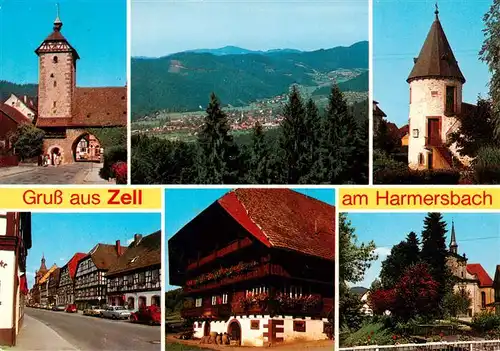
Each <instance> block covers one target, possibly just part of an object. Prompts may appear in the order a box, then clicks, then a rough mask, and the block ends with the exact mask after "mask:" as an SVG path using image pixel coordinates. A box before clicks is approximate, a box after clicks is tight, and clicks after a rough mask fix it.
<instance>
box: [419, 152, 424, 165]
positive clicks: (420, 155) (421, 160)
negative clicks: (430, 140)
mask: <svg viewBox="0 0 500 351" xmlns="http://www.w3.org/2000/svg"><path fill="white" fill-rule="evenodd" d="M418 163H419V164H421V165H423V164H424V154H423V153H419V154H418Z"/></svg>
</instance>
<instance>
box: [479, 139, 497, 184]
mask: <svg viewBox="0 0 500 351" xmlns="http://www.w3.org/2000/svg"><path fill="white" fill-rule="evenodd" d="M473 167H474V180H475V182H476V183H477V184H500V149H499V148H496V147H491V146H486V147H483V148H481V149H479V152H478V154H477V157H476V159H475V160H474V163H473Z"/></svg>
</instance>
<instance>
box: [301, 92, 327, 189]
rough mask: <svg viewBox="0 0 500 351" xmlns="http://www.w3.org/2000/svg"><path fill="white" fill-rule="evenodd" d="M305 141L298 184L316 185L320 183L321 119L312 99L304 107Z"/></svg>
mask: <svg viewBox="0 0 500 351" xmlns="http://www.w3.org/2000/svg"><path fill="white" fill-rule="evenodd" d="M305 111H306V112H305V119H304V128H305V139H304V151H305V152H304V153H303V154H302V155H301V160H300V161H299V164H300V165H301V166H302V169H301V171H300V179H299V183H300V184H317V183H319V182H321V168H322V163H321V161H322V160H321V145H320V142H321V128H322V126H321V118H320V115H319V111H318V108H317V106H316V104H315V103H314V101H313V100H312V99H309V100H307V103H306V106H305Z"/></svg>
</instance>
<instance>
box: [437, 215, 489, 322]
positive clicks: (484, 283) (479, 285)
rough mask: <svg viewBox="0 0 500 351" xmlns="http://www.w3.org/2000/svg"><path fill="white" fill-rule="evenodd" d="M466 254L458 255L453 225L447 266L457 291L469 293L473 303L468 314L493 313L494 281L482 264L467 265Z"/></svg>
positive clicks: (469, 315)
mask: <svg viewBox="0 0 500 351" xmlns="http://www.w3.org/2000/svg"><path fill="white" fill-rule="evenodd" d="M467 261H468V260H467V257H466V256H465V254H463V255H459V254H458V243H457V238H456V234H455V224H454V223H453V222H452V224H451V240H450V246H449V255H448V260H447V264H448V267H449V268H450V269H451V271H452V273H453V275H454V276H455V278H456V280H457V281H456V284H455V287H454V288H455V291H459V290H460V289H464V290H465V291H467V292H468V293H469V297H470V298H471V300H472V302H471V305H470V307H469V311H468V312H467V316H468V317H473V316H474V315H476V314H477V313H479V312H482V311H490V312H492V311H493V305H494V302H495V290H494V288H493V280H492V279H491V277H490V276H489V275H488V273H487V272H486V270H485V269H484V268H483V266H482V265H481V264H480V263H467Z"/></svg>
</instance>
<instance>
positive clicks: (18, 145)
mask: <svg viewBox="0 0 500 351" xmlns="http://www.w3.org/2000/svg"><path fill="white" fill-rule="evenodd" d="M44 137H45V132H44V131H43V130H41V129H38V128H37V127H35V126H34V125H33V124H30V123H24V124H21V125H19V126H18V127H17V130H16V132H15V133H14V135H13V136H12V140H13V145H14V148H15V149H16V153H17V154H18V155H19V156H20V158H21V160H26V159H29V158H34V157H37V156H39V155H41V154H42V152H43V138H44Z"/></svg>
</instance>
